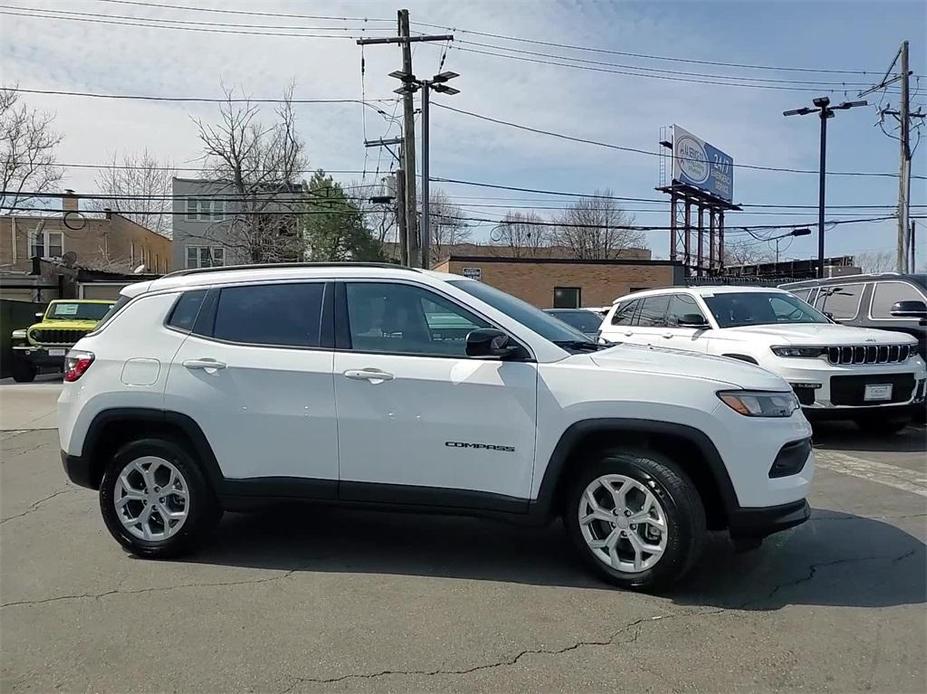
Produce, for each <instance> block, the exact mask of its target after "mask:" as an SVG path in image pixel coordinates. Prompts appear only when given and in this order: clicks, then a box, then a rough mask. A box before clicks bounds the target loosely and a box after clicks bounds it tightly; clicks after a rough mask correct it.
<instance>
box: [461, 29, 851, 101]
mask: <svg viewBox="0 0 927 694" xmlns="http://www.w3.org/2000/svg"><path fill="white" fill-rule="evenodd" d="M456 44H464V45H468V46H480V47H482V48H490V49H495V50H498V51H508V52H510V53H519V54H521V55H530V56H538V57H541V58H554V59H557V60H567V61H570V62H573V63H585V64H587V65H603V66H606V67H612V68H621V69H623V70H641V71H644V72H658V73H664V74H668V75H682V76H684V77H703V78H706V79H712V80H739V81H745V80H749V81H750V82H751V83H753V82H766V83H770V84H793V85H794V84H797V85H815V86H816V87H817V88H820V89H821V90H823V91H826V90H827V87H830V86H836V87H843V88H844V89H845V90H849V89H850V88H851V87H858V86H864V85H868V84H869V83H868V82H828V81H825V80H798V79H775V78H769V77H749V76H745V75H721V74H715V73H705V72H689V71H684V70H670V69H667V68H652V67H646V66H643V65H625V64H622V63H613V62H608V61H603V60H591V59H588V58H574V57H571V56H565V55H556V54H551V53H543V52H540V51H528V50H524V49H520V48H509V47H507V46H499V45H497V44H492V43H483V42H481V41H467V40H466V39H458V40H457V41H456ZM456 44H455V46H454V47H455V48H458V50H468V49H461V48H459V47H458V46H457V45H456ZM504 57H513V58H514V57H515V56H504ZM575 67H577V68H580V67H581V66H578V65H577V66H575ZM621 74H631V73H621ZM640 76H641V77H648V76H650V75H640ZM740 86H752V85H740Z"/></svg>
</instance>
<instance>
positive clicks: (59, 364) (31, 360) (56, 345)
mask: <svg viewBox="0 0 927 694" xmlns="http://www.w3.org/2000/svg"><path fill="white" fill-rule="evenodd" d="M112 305H113V302H112V301H93V300H83V299H82V300H66V299H62V300H60V301H52V302H51V303H50V304H49V305H48V308H47V309H45V313H44V314H42V313H36V314H35V317H36V318H39V319H41V320H40V321H39V322H38V323H36V324H34V325H30V326H29V327H28V328H23V329H21V330H14V331H13V362H12V364H11V367H12V369H11V370H12V372H13V380H14V381H18V382H20V383H28V382H29V381H32V380H34V379H35V376H36V374H37V373H39V372H40V371H41V370H43V369H48V370H55V371H60V370H62V368H63V367H64V355H65V354H67V352H68V350H69V349H70V348H71V347H73V346H74V343H76V342H77V341H78V340H79V339H81V338H82V337H83V336H84V335H86V334H87V333H89V332H90V331H91V330H93V328H94V326H95V325H96V324H97V323H98V322H99V321H100V319H101V318H103V316H105V315H106V313H107V312H108V311H109V309H110V307H112Z"/></svg>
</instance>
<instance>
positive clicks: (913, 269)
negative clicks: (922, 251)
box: [909, 219, 917, 272]
mask: <svg viewBox="0 0 927 694" xmlns="http://www.w3.org/2000/svg"><path fill="white" fill-rule="evenodd" d="M909 245H910V247H911V272H917V252H916V251H915V250H914V220H913V219H912V220H911V243H910V244H909Z"/></svg>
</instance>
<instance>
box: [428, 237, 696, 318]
mask: <svg viewBox="0 0 927 694" xmlns="http://www.w3.org/2000/svg"><path fill="white" fill-rule="evenodd" d="M648 255H649V251H648ZM434 269H435V270H437V271H439V272H451V273H454V274H456V275H464V276H466V277H472V278H474V279H479V280H481V281H483V282H486V284H489V285H492V286H493V287H496V288H497V289H501V290H502V291H505V292H508V293H509V294H513V295H515V296H517V297H519V298H520V299H524V300H525V301H527V302H528V303H530V304H533V305H535V306H537V307H539V308H577V307H581V306H608V305H609V304H611V303H612V302H613V301H614V300H615V299H616V298H618V297H619V296H624V295H625V294H627V293H629V292H633V291H637V290H640V289H653V288H657V287H672V286H676V285H680V284H684V283H685V274H684V271H683V267H682V264H681V263H679V262H676V261H670V260H650V259H649V258H641V259H637V258H622V259H618V260H576V259H573V258H513V257H505V256H489V255H462V254H451V255H449V256H448V257H447V258H445V259H444V260H443V261H441V262H439V263H437V264H436V265H435V266H434Z"/></svg>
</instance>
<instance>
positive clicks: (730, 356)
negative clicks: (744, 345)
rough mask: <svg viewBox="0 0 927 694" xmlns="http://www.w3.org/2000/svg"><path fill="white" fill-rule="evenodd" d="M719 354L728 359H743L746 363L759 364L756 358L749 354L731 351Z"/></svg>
mask: <svg viewBox="0 0 927 694" xmlns="http://www.w3.org/2000/svg"><path fill="white" fill-rule="evenodd" d="M721 356H722V357H727V358H728V359H737V360H738V361H745V362H747V363H748V364H756V365H757V366H759V365H760V363H759V362H758V361H757V360H756V359H754V358H753V357H751V356H750V355H749V354H733V353H732V354H722V355H721Z"/></svg>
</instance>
